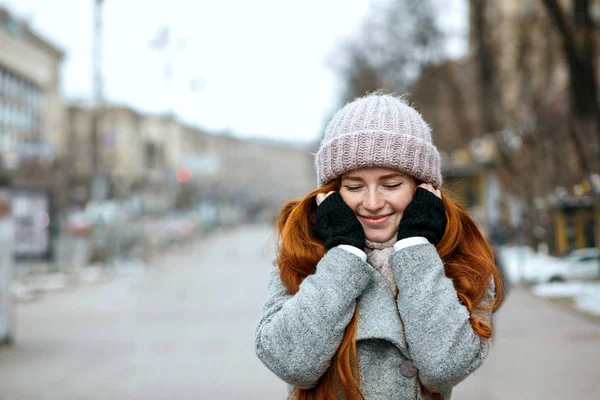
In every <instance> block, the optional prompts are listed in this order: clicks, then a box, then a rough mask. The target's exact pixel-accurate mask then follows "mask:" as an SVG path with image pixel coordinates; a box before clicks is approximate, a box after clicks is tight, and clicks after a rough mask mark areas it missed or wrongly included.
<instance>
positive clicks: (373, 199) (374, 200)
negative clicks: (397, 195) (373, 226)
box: [363, 190, 385, 212]
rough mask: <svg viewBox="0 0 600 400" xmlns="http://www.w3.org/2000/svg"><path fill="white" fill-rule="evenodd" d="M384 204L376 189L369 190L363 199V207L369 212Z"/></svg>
mask: <svg viewBox="0 0 600 400" xmlns="http://www.w3.org/2000/svg"><path fill="white" fill-rule="evenodd" d="M384 205H385V200H384V199H383V198H382V196H381V194H380V193H378V192H377V191H376V190H369V191H368V192H367V193H366V198H365V199H364V200H363V207H364V209H365V210H367V211H369V212H375V211H377V210H380V209H381V208H383V206H384Z"/></svg>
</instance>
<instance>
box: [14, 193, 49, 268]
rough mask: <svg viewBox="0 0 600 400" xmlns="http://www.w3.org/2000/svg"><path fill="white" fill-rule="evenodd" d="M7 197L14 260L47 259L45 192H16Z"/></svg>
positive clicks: (47, 223) (47, 219) (47, 212)
mask: <svg viewBox="0 0 600 400" xmlns="http://www.w3.org/2000/svg"><path fill="white" fill-rule="evenodd" d="M11 197H12V198H11V211H12V212H11V214H12V218H13V223H14V234H15V241H14V252H13V254H14V255H15V258H17V259H26V258H37V259H49V258H50V256H51V254H52V240H51V232H50V217H51V202H50V195H49V193H48V192H46V191H41V190H40V191H38V190H16V191H14V192H13V193H12V196H11Z"/></svg>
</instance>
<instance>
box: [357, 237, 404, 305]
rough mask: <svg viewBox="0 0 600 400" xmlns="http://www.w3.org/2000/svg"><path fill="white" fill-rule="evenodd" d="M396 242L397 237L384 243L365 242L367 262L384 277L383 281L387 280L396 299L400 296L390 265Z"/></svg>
mask: <svg viewBox="0 0 600 400" xmlns="http://www.w3.org/2000/svg"><path fill="white" fill-rule="evenodd" d="M396 242H397V239H396V236H394V237H392V238H391V239H390V240H388V241H387V242H383V243H378V242H371V241H369V240H367V241H366V242H365V244H366V246H365V253H366V254H367V262H368V263H369V265H371V266H372V267H373V268H375V269H376V270H377V271H378V272H379V273H380V274H381V276H383V279H385V282H386V283H387V285H388V287H389V288H390V290H391V291H392V294H393V295H394V297H396V296H397V295H398V287H397V286H396V281H395V280H394V274H393V272H392V266H391V265H390V257H391V256H392V253H394V244H395V243H396Z"/></svg>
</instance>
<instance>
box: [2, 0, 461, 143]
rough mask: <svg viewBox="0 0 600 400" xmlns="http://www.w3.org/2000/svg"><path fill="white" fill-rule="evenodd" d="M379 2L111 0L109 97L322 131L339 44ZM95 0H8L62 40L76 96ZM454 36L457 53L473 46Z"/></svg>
mask: <svg viewBox="0 0 600 400" xmlns="http://www.w3.org/2000/svg"><path fill="white" fill-rule="evenodd" d="M374 1H376V0H304V1H302V2H291V1H282V0H253V1H247V0H219V1H214V0H212V1H206V0H200V1H196V2H190V1H189V0H169V1H165V0H154V1H147V0H146V1H144V0H118V1H117V0H105V2H104V14H103V15H104V44H103V70H104V73H103V75H104V94H105V98H106V99H107V100H108V101H111V102H117V103H121V104H127V105H129V106H132V107H133V108H135V109H137V110H139V111H142V112H166V111H169V110H173V111H174V112H175V113H176V114H177V115H178V117H179V118H180V119H181V120H182V121H184V122H186V123H189V124H192V125H197V126H199V127H201V128H204V129H206V130H209V131H215V132H217V131H221V132H222V131H228V132H230V133H232V134H234V135H236V136H241V137H262V138H269V139H276V140H284V141H293V142H310V141H314V140H316V139H317V138H318V137H319V135H320V134H321V131H322V130H323V127H324V125H325V124H326V122H327V118H329V117H330V116H331V114H332V113H333V112H334V111H335V109H336V108H337V107H338V106H339V97H340V92H341V82H340V80H339V78H338V77H337V76H336V72H335V70H334V69H333V68H332V60H334V59H335V49H336V46H337V45H338V44H339V43H340V42H341V41H343V40H345V39H346V38H348V37H350V36H352V35H353V34H355V32H356V30H357V29H358V27H359V26H360V23H361V21H362V19H363V17H364V16H365V15H366V14H367V12H368V10H369V7H370V6H371V4H372V3H373V2H374ZM445 3H446V4H450V3H451V4H452V5H448V6H447V7H448V10H447V12H446V13H445V18H444V20H443V23H444V24H445V25H446V26H447V27H448V29H451V30H453V31H457V30H458V31H461V30H462V31H464V30H465V28H464V25H465V23H464V20H465V17H463V16H464V15H465V14H466V0H452V1H451V2H445ZM93 4H94V0H0V5H2V6H4V7H6V8H8V9H9V11H11V12H12V13H13V15H14V16H16V17H17V18H20V19H23V20H26V21H28V23H29V24H30V26H31V27H32V28H33V29H34V30H35V31H36V32H37V33H39V34H40V35H41V36H43V37H45V38H47V39H49V40H50V41H51V42H52V43H54V44H55V45H57V46H58V47H59V48H60V49H62V50H63V51H65V53H66V56H65V61H64V65H63V71H62V78H63V84H62V86H63V95H64V97H65V98H66V99H67V100H75V99H89V98H91V95H92V37H93V35H92V32H93ZM449 15H450V16H454V17H452V18H448V16H449ZM163 27H168V28H169V30H170V37H171V39H172V40H171V41H170V42H171V45H169V46H166V47H165V48H164V49H163V50H158V49H156V48H153V47H152V46H151V43H152V42H153V41H155V40H156V39H157V38H158V37H160V32H161V30H162V28H163ZM452 46H453V47H454V48H455V50H454V53H456V54H460V53H461V51H463V49H464V44H462V43H458V44H457V43H454V44H452ZM166 62H169V63H170V65H172V71H173V79H171V80H169V79H166V78H165V74H164V66H165V63H166ZM192 82H194V84H193V85H192V84H191V83H192ZM192 87H195V89H194V90H192Z"/></svg>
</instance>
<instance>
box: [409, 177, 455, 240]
mask: <svg viewBox="0 0 600 400" xmlns="http://www.w3.org/2000/svg"><path fill="white" fill-rule="evenodd" d="M445 230H446V207H445V206H444V202H443V201H442V199H440V198H439V197H437V196H436V195H435V194H433V193H431V192H430V191H429V190H427V189H423V188H421V187H418V188H417V190H416V191H415V195H414V197H413V199H412V202H411V203H410V204H409V205H408V207H406V209H405V210H404V213H403V215H402V219H401V220H400V225H399V226H398V240H400V239H405V238H408V237H414V236H422V237H424V238H426V239H427V240H428V241H429V243H431V244H433V245H434V246H435V245H437V244H438V243H439V242H440V240H441V239H442V236H443V235H444V232H445Z"/></svg>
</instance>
